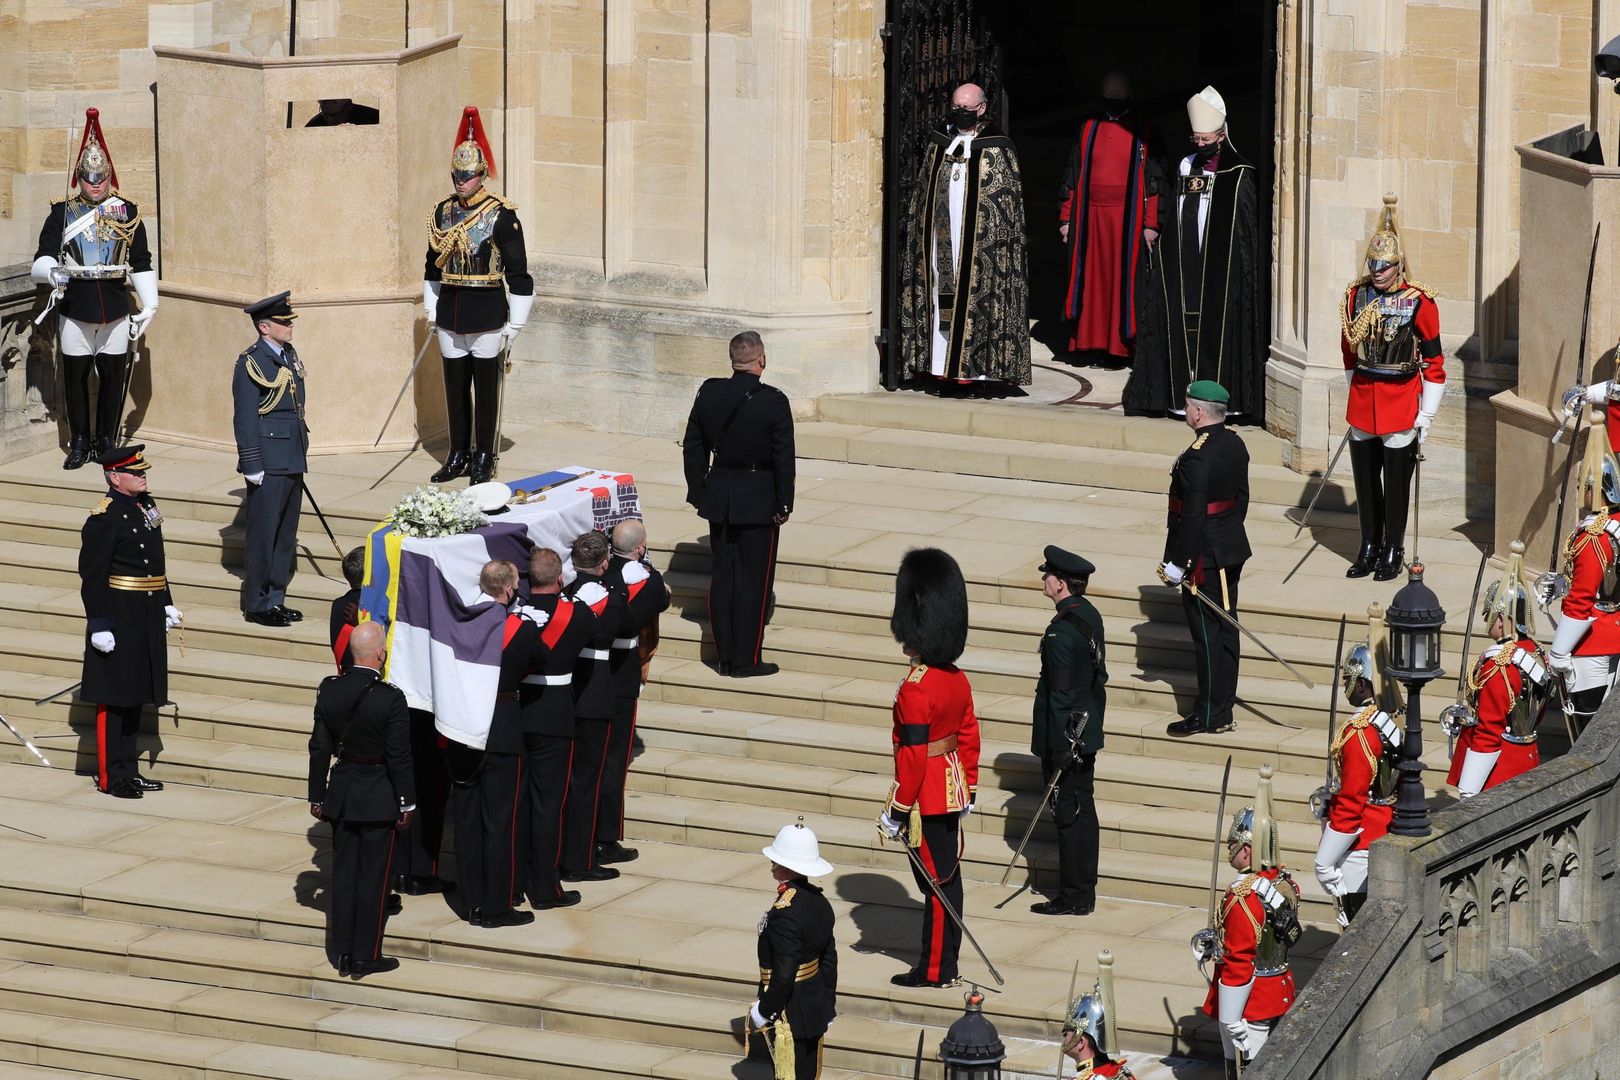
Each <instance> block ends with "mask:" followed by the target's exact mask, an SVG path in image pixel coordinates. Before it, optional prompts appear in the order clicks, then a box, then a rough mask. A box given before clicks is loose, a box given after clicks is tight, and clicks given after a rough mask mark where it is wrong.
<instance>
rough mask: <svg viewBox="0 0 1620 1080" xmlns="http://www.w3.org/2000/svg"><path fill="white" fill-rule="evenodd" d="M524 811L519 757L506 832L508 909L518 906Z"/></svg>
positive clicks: (520, 757) (521, 759) (520, 758)
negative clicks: (519, 840)
mask: <svg viewBox="0 0 1620 1080" xmlns="http://www.w3.org/2000/svg"><path fill="white" fill-rule="evenodd" d="M522 812H523V758H522V756H521V755H519V757H518V759H517V783H516V784H513V785H512V824H511V825H510V826H509V827H508V829H507V833H506V839H507V844H506V855H507V859H506V867H507V870H508V873H507V877H506V909H507V910H508V911H510V910H511V909H512V908H514V907H516V906H517V834H518V815H519V814H521V813H522Z"/></svg>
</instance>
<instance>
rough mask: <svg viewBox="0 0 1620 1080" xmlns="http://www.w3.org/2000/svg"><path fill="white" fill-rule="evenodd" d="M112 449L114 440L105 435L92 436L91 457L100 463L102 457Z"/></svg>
mask: <svg viewBox="0 0 1620 1080" xmlns="http://www.w3.org/2000/svg"><path fill="white" fill-rule="evenodd" d="M111 449H112V440H111V439H110V438H108V437H107V436H105V435H92V436H90V456H91V457H92V458H94V459H95V460H96V461H100V460H101V458H102V455H104V454H105V453H106V452H107V451H109V450H111Z"/></svg>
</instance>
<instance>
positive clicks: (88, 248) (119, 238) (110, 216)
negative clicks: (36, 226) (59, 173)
mask: <svg viewBox="0 0 1620 1080" xmlns="http://www.w3.org/2000/svg"><path fill="white" fill-rule="evenodd" d="M109 201H110V200H109ZM120 211H121V212H122V215H123V216H120V214H119V212H120ZM130 214H131V211H130V209H129V204H128V203H123V202H120V203H119V205H118V206H117V207H109V206H108V205H107V203H106V202H103V203H100V204H97V205H92V204H90V203H87V202H85V201H84V200H82V199H70V200H68V201H67V202H66V203H64V204H63V214H62V228H63V231H64V232H65V231H66V230H67V229H68V228H69V227H71V226H72V225H73V224H74V223H75V222H77V221H79V220H80V219H82V218H86V217H91V216H97V217H99V218H103V219H105V220H106V221H107V222H109V223H112V224H116V225H117V226H119V227H120V229H119V231H114V230H113V229H111V228H107V227H104V226H103V225H102V223H101V221H100V220H98V221H96V223H95V224H92V225H90V226H88V227H86V228H85V229H84V230H83V231H82V232H80V233H79V235H77V236H75V237H74V238H73V239H72V240H70V241H69V242H68V244H67V252H68V255H69V257H70V258H71V259H72V260H73V261H74V262H75V263H77V264H78V265H79V266H86V267H89V266H117V265H120V264H122V263H127V262H128V261H129V241H128V240H127V239H125V238H124V236H123V235H122V226H123V225H124V224H125V223H126V221H127V220H128V217H129V216H130Z"/></svg>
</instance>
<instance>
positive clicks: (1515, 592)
mask: <svg viewBox="0 0 1620 1080" xmlns="http://www.w3.org/2000/svg"><path fill="white" fill-rule="evenodd" d="M1532 596H1533V592H1532V588H1531V585H1530V579H1529V577H1528V576H1527V575H1526V574H1525V572H1524V543H1523V542H1522V541H1519V540H1515V541H1513V543H1511V544H1509V545H1508V561H1507V566H1506V568H1504V569H1503V571H1502V578H1501V580H1500V581H1493V582H1491V583H1490V585H1489V586H1487V587H1486V589H1485V598H1484V600H1483V601H1481V603H1480V609H1479V617H1480V618H1481V619H1482V620H1483V621H1484V623H1485V629H1486V631H1487V632H1489V630H1490V628H1491V625H1492V624H1493V623H1495V622H1496V620H1497V619H1498V618H1502V619H1506V620H1507V634H1506V636H1507V637H1510V638H1511V637H1517V636H1518V634H1530V633H1534V629H1533V628H1532V626H1531V625H1530V624H1531V621H1532V620H1533V619H1534V618H1535V616H1534V615H1533V614H1532V612H1533V611H1534V610H1535V609H1534V606H1533V602H1532ZM1515 631H1517V634H1516V633H1515Z"/></svg>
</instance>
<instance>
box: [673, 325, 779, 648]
mask: <svg viewBox="0 0 1620 1080" xmlns="http://www.w3.org/2000/svg"><path fill="white" fill-rule="evenodd" d="M764 371H765V344H764V342H762V341H761V340H760V337H759V335H758V334H756V333H755V332H754V331H752V330H744V331H743V332H742V333H740V334H738V335H737V336H736V337H734V338H732V339H731V378H729V379H707V380H705V381H704V383H703V385H702V386H700V387H698V392H697V399H696V400H695V401H693V402H692V415H691V416H690V417H689V418H688V419H687V421H686V437H685V439H684V440H682V443H681V448H682V453H683V456H684V457H685V460H686V501H687V502H689V503H691V504H692V505H693V506H694V507H696V508H697V512H698V514H699V516H701V517H702V518H703V519H704V520H705V521H707V522H708V523H709V555H710V568H709V575H710V576H709V628H710V630H711V632H712V633H713V634H714V651H715V657H716V660H717V663H716V670H717V671H719V673H720V674H722V675H732V676H735V677H737V678H747V677H749V676H753V675H774V674H776V672H777V666H776V665H775V664H767V663H763V662H761V660H760V653H761V651H762V650H763V648H764V645H765V621H766V619H767V618H768V617H769V610H768V608H769V605H770V599H771V589H772V586H773V584H774V583H775V580H776V543H777V538H778V534H779V532H780V530H781V528H782V526H783V525H785V524H787V520H788V515H790V514H792V513H793V480H794V469H795V464H796V459H795V457H794V453H793V412H792V410H791V409H790V408H789V407H788V400H787V395H786V394H784V393H782V391H780V390H778V389H777V388H776V387H774V386H766V385H765V384H764V383H762V382H760V380H759V377H760V375H761V374H763V373H764Z"/></svg>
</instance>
